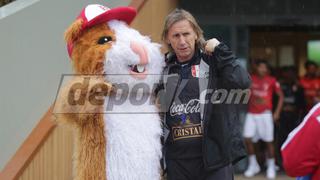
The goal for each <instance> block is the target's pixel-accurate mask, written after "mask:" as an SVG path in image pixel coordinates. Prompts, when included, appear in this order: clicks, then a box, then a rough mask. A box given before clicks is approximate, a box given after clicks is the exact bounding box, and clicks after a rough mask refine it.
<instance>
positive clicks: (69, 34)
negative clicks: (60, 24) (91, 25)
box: [64, 19, 83, 43]
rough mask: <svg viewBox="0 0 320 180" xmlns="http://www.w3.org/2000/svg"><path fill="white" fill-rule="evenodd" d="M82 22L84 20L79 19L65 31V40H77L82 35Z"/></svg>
mask: <svg viewBox="0 0 320 180" xmlns="http://www.w3.org/2000/svg"><path fill="white" fill-rule="evenodd" d="M82 24H83V20H82V19H77V20H76V21H74V22H73V23H72V24H71V25H70V26H69V27H68V29H67V30H66V31H65V33H64V40H65V41H66V42H67V43H69V42H72V41H74V40H76V39H77V38H78V37H79V36H80V33H81V27H82Z"/></svg>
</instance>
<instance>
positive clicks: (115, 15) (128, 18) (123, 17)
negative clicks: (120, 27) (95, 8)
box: [83, 7, 137, 28]
mask: <svg viewBox="0 0 320 180" xmlns="http://www.w3.org/2000/svg"><path fill="white" fill-rule="evenodd" d="M136 14H137V11H136V10H135V9H134V8H132V7H117V8H113V9H110V10H108V11H106V12H104V13H102V14H100V15H99V16H97V17H95V18H93V19H92V20H90V22H88V23H87V24H86V27H83V28H88V27H92V26H94V25H97V24H100V23H104V22H108V21H110V20H120V21H125V22H126V23H127V24H130V23H131V22H132V20H133V19H134V17H135V16H136Z"/></svg>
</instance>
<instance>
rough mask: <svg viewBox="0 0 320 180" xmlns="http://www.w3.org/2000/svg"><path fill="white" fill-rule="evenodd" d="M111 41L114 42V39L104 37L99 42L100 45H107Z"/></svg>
mask: <svg viewBox="0 0 320 180" xmlns="http://www.w3.org/2000/svg"><path fill="white" fill-rule="evenodd" d="M109 41H112V37H111V36H103V37H101V38H100V39H99V40H98V44H105V43H107V42H109Z"/></svg>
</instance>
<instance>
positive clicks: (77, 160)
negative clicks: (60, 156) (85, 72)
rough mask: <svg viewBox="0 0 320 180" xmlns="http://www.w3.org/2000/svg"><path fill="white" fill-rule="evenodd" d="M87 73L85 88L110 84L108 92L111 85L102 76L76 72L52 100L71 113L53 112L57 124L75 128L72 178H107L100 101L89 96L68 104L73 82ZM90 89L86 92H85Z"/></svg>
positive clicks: (59, 107)
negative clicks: (97, 102)
mask: <svg viewBox="0 0 320 180" xmlns="http://www.w3.org/2000/svg"><path fill="white" fill-rule="evenodd" d="M87 77H89V78H90V81H89V86H88V90H91V89H92V87H93V86H95V85H96V84H104V85H105V86H106V87H109V88H108V90H107V94H106V95H108V94H110V92H111V90H112V86H111V85H110V84H108V83H106V82H105V80H104V77H103V76H94V77H93V76H77V77H75V78H73V79H72V80H71V81H70V82H68V83H67V84H66V86H64V87H63V88H62V90H61V92H60V95H59V96H58V99H57V101H56V104H55V108H58V109H57V110H58V112H59V111H61V110H64V111H66V112H70V113H62V114H56V115H55V116H56V121H57V122H58V123H59V124H63V125H68V126H69V127H71V128H72V129H73V130H74V132H75V133H74V140H75V147H74V154H73V174H74V179H75V180H87V179H97V180H106V160H105V157H106V137H105V133H104V126H105V124H104V119H103V118H104V116H103V104H102V105H93V104H91V103H89V102H88V98H86V102H85V104H84V105H80V106H72V105H70V104H68V98H69V97H68V96H69V93H70V91H72V90H73V89H72V86H73V85H74V84H75V83H82V82H83V79H84V78H87ZM88 93H89V94H88ZM90 93H91V92H86V94H88V96H89V95H90ZM88 96H87V97H88ZM71 112H74V113H71Z"/></svg>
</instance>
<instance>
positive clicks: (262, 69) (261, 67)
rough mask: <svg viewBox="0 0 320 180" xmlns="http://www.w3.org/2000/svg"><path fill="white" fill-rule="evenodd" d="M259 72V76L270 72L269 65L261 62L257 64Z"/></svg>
mask: <svg viewBox="0 0 320 180" xmlns="http://www.w3.org/2000/svg"><path fill="white" fill-rule="evenodd" d="M257 73H258V75H259V76H262V77H263V76H265V75H267V74H268V67H267V65H266V64H264V63H260V64H258V65H257Z"/></svg>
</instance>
